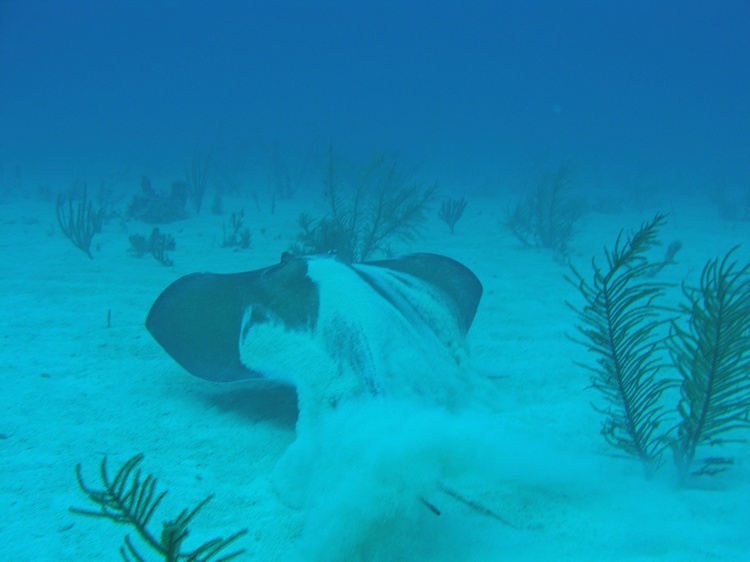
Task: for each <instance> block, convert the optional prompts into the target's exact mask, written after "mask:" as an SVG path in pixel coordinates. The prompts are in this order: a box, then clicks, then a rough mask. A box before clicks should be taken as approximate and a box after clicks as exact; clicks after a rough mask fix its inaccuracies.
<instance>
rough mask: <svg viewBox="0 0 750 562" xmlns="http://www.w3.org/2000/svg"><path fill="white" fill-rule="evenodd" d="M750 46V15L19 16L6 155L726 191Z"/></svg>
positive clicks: (267, 5) (657, 7) (621, 8)
mask: <svg viewBox="0 0 750 562" xmlns="http://www.w3.org/2000/svg"><path fill="white" fill-rule="evenodd" d="M749 37H750V5H749V4H748V3H747V2H743V1H719V2H697V1H660V2H650V1H641V0H636V1H631V2H609V1H606V2H604V1H603V2H594V1H583V2H581V1H571V2H552V1H542V2H539V1H510V2H492V1H480V2H477V1H468V2H465V1H464V2H438V1H435V2H433V1H423V2H394V1H390V0H388V1H385V2H382V1H381V2H346V1H323V2H310V1H276V2H242V1H220V2H196V1H193V0H188V1H184V2H177V1H169V2H147V1H135V2H117V1H115V2H113V1H105V2H99V1H81V0H75V1H66V2H45V1H13V0H3V2H2V3H1V4H0V84H1V87H0V123H2V126H1V127H0V154H1V155H2V159H3V163H4V166H5V169H6V173H5V175H6V177H7V176H8V175H9V172H8V171H7V170H8V168H9V167H11V166H13V165H20V166H23V167H26V168H28V167H30V166H35V167H40V166H41V167H45V168H50V167H56V168H59V169H64V170H66V171H68V170H69V169H70V168H73V172H72V173H77V174H85V173H87V172H88V170H91V169H96V168H97V166H98V165H100V164H102V163H104V162H106V163H114V162H116V163H118V164H120V165H122V163H123V162H135V163H138V164H143V165H145V163H148V164H150V165H152V166H154V167H156V166H158V164H160V163H163V164H164V166H167V164H166V162H172V161H180V162H181V161H182V160H184V158H185V154H186V153H190V152H191V151H192V150H193V149H194V147H195V146H196V144H197V143H200V145H201V146H206V147H208V146H210V147H212V148H216V147H219V148H220V149H221V150H223V151H224V152H225V153H226V154H227V155H230V154H233V153H234V154H238V153H241V152H242V150H243V148H244V147H246V146H247V145H248V144H250V143H253V142H258V141H259V139H261V140H262V142H264V143H267V144H276V145H278V146H279V147H281V148H280V150H281V151H282V152H283V153H284V154H288V155H290V156H289V157H290V158H291V157H292V156H291V155H293V154H300V153H302V154H306V153H307V152H309V149H310V147H311V146H320V145H324V144H326V143H327V142H328V141H329V140H332V142H333V143H334V145H335V146H337V147H341V148H345V151H346V153H347V154H348V155H349V156H350V157H351V158H353V159H369V158H371V156H372V154H374V153H377V152H379V151H382V150H386V149H387V150H397V151H399V153H400V155H401V156H402V158H404V159H405V160H408V162H410V163H411V164H414V165H419V166H421V167H422V168H421V169H422V171H423V172H425V175H427V176H436V175H439V174H441V173H443V172H445V173H450V174H452V175H451V178H452V179H455V180H456V181H458V180H460V179H464V183H468V181H467V180H466V178H469V177H471V179H472V180H475V181H478V180H476V176H491V177H494V176H498V175H500V174H502V175H503V176H504V177H505V178H507V179H508V181H510V182H515V183H519V182H521V181H522V179H521V178H523V177H526V176H527V175H528V173H529V170H531V169H535V168H539V167H545V166H554V165H556V163H557V162H559V161H561V160H562V159H565V158H572V159H574V160H575V161H576V163H577V165H578V167H579V169H580V170H581V172H580V173H581V174H582V176H581V177H582V179H583V178H586V183H589V184H591V186H592V187H593V186H594V185H595V184H596V185H601V184H604V183H609V184H610V185H612V184H615V185H622V184H624V183H625V184H627V183H628V181H631V179H632V178H635V179H637V178H643V177H644V176H646V177H658V178H659V179H660V183H661V184H662V187H663V188H665V189H667V188H670V187H671V188H672V189H680V188H682V189H708V188H709V184H710V183H711V182H714V183H715V182H717V181H722V182H726V183H729V184H733V183H736V182H739V181H744V182H746V181H747V177H748V156H747V155H748V153H750V104H748V103H747V100H748V99H750V39H749ZM243 143H244V144H243ZM227 158H228V157H227ZM236 158H237V159H239V158H240V156H236ZM666 184H669V185H666ZM485 188H486V189H491V186H490V187H487V186H485Z"/></svg>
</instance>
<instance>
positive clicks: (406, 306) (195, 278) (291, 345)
mask: <svg viewBox="0 0 750 562" xmlns="http://www.w3.org/2000/svg"><path fill="white" fill-rule="evenodd" d="M481 295H482V285H481V283H480V282H479V280H478V279H477V277H476V276H475V275H474V274H473V273H472V272H471V271H470V270H469V269H468V268H467V267H465V266H464V265H462V264H460V263H459V262H457V261H455V260H453V259H451V258H448V257H445V256H440V255H436V254H425V253H421V254H409V255H404V256H400V257H395V258H392V259H385V260H380V261H370V262H364V263H354V264H349V263H344V262H342V261H340V260H339V259H337V258H336V257H335V256H333V255H322V256H292V255H290V254H284V255H283V256H282V259H281V261H280V263H278V264H277V265H274V266H272V267H267V268H263V269H258V270H255V271H248V272H244V273H233V274H215V273H193V274H190V275H186V276H185V277H182V278H180V279H178V280H177V281H175V282H174V283H172V284H171V285H170V286H169V287H167V288H166V289H165V290H164V292H163V293H162V294H161V295H160V296H159V297H158V298H157V300H156V301H155V302H154V304H153V306H152V308H151V311H150V312H149V314H148V318H147V320H146V327H147V328H148V330H149V332H150V333H151V334H152V336H153V337H154V338H155V339H156V341H157V342H158V343H159V344H160V345H161V346H162V347H163V348H164V350H166V352H167V353H168V354H169V355H170V356H171V357H172V358H173V359H174V360H175V361H176V362H177V363H179V364H180V365H181V366H182V367H183V368H184V369H185V370H187V371H188V372H189V373H191V374H192V375H195V376H197V377H200V378H203V379H207V380H210V381H219V382H232V381H240V380H246V379H270V380H273V381H278V382H282V383H285V384H291V385H294V386H295V387H296V389H297V392H298V400H299V401H300V414H302V413H303V407H304V404H307V407H308V408H314V407H318V406H320V405H329V406H335V405H336V404H337V403H338V402H339V401H340V400H342V399H345V398H347V397H352V396H379V395H388V396H405V395H411V396H420V397H428V398H429V399H430V400H432V401H434V402H440V403H446V402H450V400H451V397H452V396H454V395H455V393H456V392H458V385H460V384H461V380H460V379H461V378H462V376H463V375H462V374H461V373H462V368H461V367H462V364H463V363H464V360H465V358H466V349H465V339H466V335H467V332H468V330H469V328H470V326H471V323H472V321H473V319H474V315H475V313H476V310H477V306H478V304H479V300H480V298H481Z"/></svg>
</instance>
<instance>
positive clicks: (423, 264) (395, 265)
mask: <svg viewBox="0 0 750 562" xmlns="http://www.w3.org/2000/svg"><path fill="white" fill-rule="evenodd" d="M364 265H367V266H375V267H383V268H387V269H390V270H392V271H394V272H399V273H404V274H406V275H409V276H412V277H415V278H417V279H419V280H421V281H423V282H425V283H428V284H429V285H431V286H433V287H435V288H436V289H437V290H438V291H439V292H441V293H442V294H443V296H444V299H443V306H445V308H446V309H447V312H448V314H450V315H451V316H453V318H454V319H455V321H456V322H457V324H458V327H459V330H460V332H461V335H462V336H463V337H466V334H467V333H468V331H469V328H470V327H471V323H472V322H473V321H474V316H475V315H476V312H477V307H478V306H479V301H480V299H481V298H482V284H481V282H480V281H479V279H478V278H477V276H476V275H474V273H473V272H472V271H471V270H470V269H469V268H468V267H466V266H465V265H463V264H462V263H459V262H457V261H456V260H454V259H451V258H449V257H446V256H441V255H438V254H429V253H420V254H407V255H404V256H399V257H397V258H393V259H387V260H378V261H371V262H365V264H364ZM352 267H353V268H354V269H355V271H357V273H359V275H360V276H361V277H362V278H363V279H364V280H366V281H367V282H368V283H369V284H370V285H371V286H372V288H373V289H374V290H376V291H378V292H379V293H380V294H381V295H382V296H383V298H385V299H386V300H388V301H389V302H392V303H394V304H396V305H397V306H399V308H401V309H402V310H403V312H404V313H406V312H407V311H408V310H409V309H411V308H412V307H411V305H410V303H409V302H408V301H405V300H404V299H402V298H401V297H400V294H401V293H402V291H400V290H399V287H398V285H399V284H398V283H383V282H382V281H380V280H379V279H378V277H377V276H373V275H369V274H368V272H367V271H366V270H365V268H361V267H358V266H357V265H356V264H355V265H353V266H352ZM401 279H402V280H401V283H402V284H406V285H408V284H409V280H408V278H407V277H402V278H401ZM425 321H427V322H429V320H428V319H425Z"/></svg>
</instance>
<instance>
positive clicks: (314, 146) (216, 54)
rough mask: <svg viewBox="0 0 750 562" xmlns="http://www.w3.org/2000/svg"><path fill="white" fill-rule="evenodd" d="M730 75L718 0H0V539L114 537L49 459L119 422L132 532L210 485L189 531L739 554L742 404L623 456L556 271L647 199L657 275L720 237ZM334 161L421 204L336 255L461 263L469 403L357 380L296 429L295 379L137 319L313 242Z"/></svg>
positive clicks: (387, 552)
mask: <svg viewBox="0 0 750 562" xmlns="http://www.w3.org/2000/svg"><path fill="white" fill-rule="evenodd" d="M748 100H750V3H748V2H746V1H741V0H728V1H718V2H701V1H668V0H664V1H658V2H646V1H640V0H636V1H631V2H614V1H600V2H594V1H570V2H553V1H538V0H531V1H520V0H519V1H507V2H490V1H472V0H469V1H463V2H458V1H455V2H454V1H434V2H431V1H421V2H419V1H414V2H391V1H382V2H354V1H351V2H345V1H268V2H254V1H253V2H240V1H229V0H223V1H217V2H200V1H192V0H188V1H181V2H177V1H160V2H146V1H130V2H125V1H93V0H91V1H89V0H70V1H59V2H55V1H37V0H30V1H20V0H0V236H1V238H0V239H1V240H2V242H3V258H2V265H1V266H0V288H1V289H2V290H1V291H0V299H1V302H2V310H3V315H2V321H0V330H1V336H2V337H1V338H0V388H2V392H0V505H2V506H3V512H4V517H3V518H2V520H0V540H2V543H3V544H4V545H5V547H4V549H5V550H6V552H5V553H4V554H3V557H7V559H9V560H10V559H12V560H50V561H52V560H55V561H59V560H81V559H101V560H120V559H121V555H120V553H119V551H118V549H119V548H120V547H121V545H122V544H123V537H124V535H125V534H126V533H128V534H130V535H131V537H135V536H136V535H137V534H138V533H137V531H136V530H135V529H134V528H133V527H132V526H127V525H116V524H114V523H112V522H111V521H108V520H106V519H107V518H106V517H105V518H98V519H97V518H91V517H82V516H81V515H80V514H78V513H74V512H71V511H69V507H71V506H73V507H77V508H79V509H93V510H95V509H96V507H95V506H92V505H91V503H90V499H89V498H87V497H86V495H85V494H84V493H83V492H82V490H81V486H80V483H79V482H77V481H76V472H75V467H76V464H78V463H80V464H81V470H82V474H83V481H84V483H85V484H86V485H88V486H90V487H91V488H97V487H99V486H100V484H101V483H100V482H99V472H98V470H99V466H100V463H101V460H102V458H104V457H105V456H106V457H107V459H108V463H109V467H110V468H109V471H110V474H111V475H114V474H115V473H116V471H117V467H120V466H123V463H125V462H126V461H127V460H128V459H131V458H133V457H134V455H137V454H139V453H143V454H144V459H143V461H142V470H143V474H144V477H145V475H146V474H153V475H154V476H155V477H156V478H158V481H159V483H158V487H159V489H160V490H167V489H168V490H169V494H168V495H167V496H166V497H165V499H164V501H163V502H162V504H161V505H160V506H159V509H158V510H157V512H156V516H155V517H154V519H153V521H152V522H151V524H150V528H151V530H152V532H153V534H154V535H158V534H159V532H160V527H159V526H160V525H161V523H162V522H163V521H166V520H167V519H170V518H174V517H176V516H177V515H178V514H179V513H180V511H181V510H182V509H185V508H192V507H194V506H195V505H197V504H199V502H201V501H202V500H203V499H204V498H205V497H207V496H209V495H210V494H215V495H214V497H213V499H212V500H211V502H210V503H209V504H207V505H206V506H205V507H204V508H203V509H202V510H201V512H200V513H199V514H198V515H197V516H196V518H195V520H194V521H191V524H190V530H191V532H190V536H189V538H188V539H187V541H186V544H187V547H191V548H195V547H197V546H199V545H200V544H201V543H203V542H204V541H208V540H209V539H211V538H213V537H218V536H222V537H229V536H231V535H232V533H234V532H236V531H239V530H240V529H247V530H248V532H247V534H245V535H243V536H241V537H239V538H237V540H236V541H235V542H233V543H231V545H229V546H228V547H227V551H226V552H224V554H229V553H231V552H232V551H233V550H238V549H243V552H242V553H241V554H240V555H239V556H238V557H237V559H258V560H329V561H330V560H498V559H510V560H535V559H536V560H538V559H551V558H552V557H554V558H555V559H560V560H675V561H676V560H711V559H715V560H745V559H746V556H747V554H746V553H747V552H748V551H750V538H748V529H750V514H748V511H747V505H748V500H750V450H749V449H748V445H747V443H746V442H744V441H743V439H747V438H748V436H749V435H748V431H747V424H746V421H747V418H745V419H744V420H743V421H741V422H740V423H738V425H739V427H738V428H736V429H733V430H732V431H731V432H730V433H728V434H727V438H729V439H730V440H731V442H729V443H726V447H722V450H721V453H716V455H721V458H731V459H732V461H733V463H732V464H731V466H730V467H729V469H728V470H726V471H722V472H720V473H718V474H716V475H702V476H700V477H697V478H695V479H691V480H690V482H688V483H685V482H684V481H681V480H680V478H679V477H678V475H676V474H675V471H674V467H673V466H672V465H673V464H674V463H673V461H672V458H671V456H672V453H671V451H670V450H666V451H665V453H664V457H663V465H662V466H661V467H660V468H659V469H658V470H657V471H656V473H655V474H654V475H651V477H650V478H646V477H645V476H644V473H643V472H644V471H643V467H642V466H641V463H640V462H639V459H637V458H632V455H626V454H623V453H622V451H620V450H618V449H617V448H616V447H612V446H611V445H610V444H609V443H608V442H607V441H606V440H605V439H603V438H602V435H601V434H600V433H601V431H602V424H603V423H605V419H606V418H607V414H606V409H607V408H606V401H605V402H602V398H601V396H600V395H599V394H597V390H596V389H594V388H591V377H592V374H591V371H590V370H589V369H587V366H592V365H596V360H597V359H596V356H594V355H592V354H591V353H590V352H589V351H588V350H587V348H586V346H585V345H583V346H582V345H580V342H577V341H575V340H577V339H579V338H581V336H580V334H578V332H577V326H578V325H579V324H580V323H581V320H580V318H579V316H578V314H577V311H579V310H580V309H581V308H582V307H583V304H584V303H583V299H582V298H581V292H580V291H579V290H578V288H577V287H576V286H575V284H571V283H570V282H569V279H570V278H571V277H572V276H573V273H572V270H571V266H573V267H575V268H576V270H577V271H579V272H581V274H582V276H583V277H585V278H587V279H588V278H590V277H591V272H592V270H591V263H592V262H591V260H592V257H595V258H596V262H595V263H596V265H597V266H599V267H604V266H606V263H607V262H606V259H605V257H604V254H603V252H602V249H603V248H609V249H611V248H612V247H613V246H614V245H615V241H616V239H617V236H618V233H620V232H621V231H624V232H625V234H626V235H627V233H629V232H632V231H635V230H637V229H638V228H639V226H640V225H642V224H643V223H644V222H645V221H650V220H651V219H652V218H653V217H655V216H657V215H659V214H664V215H666V219H665V222H664V224H663V225H662V226H661V227H660V228H659V232H658V235H659V241H660V242H661V243H662V244H663V246H664V248H656V249H654V250H652V251H650V253H648V256H649V259H651V260H653V261H654V262H656V263H658V262H659V260H661V259H662V256H663V255H664V251H665V249H666V248H667V247H668V246H669V245H670V244H671V243H674V242H679V246H675V247H677V248H678V249H677V250H675V251H676V254H672V255H671V256H670V257H669V258H668V259H665V260H664V261H665V262H668V263H667V267H664V268H663V270H661V269H660V270H659V272H658V277H657V278H658V279H659V280H660V281H661V282H664V283H666V284H668V287H666V288H665V296H664V304H665V306H667V305H669V306H672V307H678V306H679V304H680V303H682V302H683V300H684V299H683V297H684V295H683V292H682V289H681V284H682V283H687V285H689V286H693V287H694V286H697V285H698V284H699V282H700V278H701V271H702V270H703V268H704V266H705V265H706V263H707V262H709V261H710V260H714V259H717V258H718V259H722V258H723V257H724V256H726V255H727V253H728V252H729V251H730V250H731V249H732V248H734V247H735V246H738V245H739V248H738V249H737V250H735V251H734V252H733V253H732V254H731V255H730V261H737V262H738V264H739V265H738V268H741V267H744V265H745V264H747V263H749V262H750V249H749V248H748V246H747V243H748V241H750V238H749V235H750V103H748ZM389 174H390V175H389ZM383 182H385V183H383ZM388 182H393V183H388ZM384 185H388V186H390V187H389V188H388V189H393V191H390V192H386V191H385V187H383V188H382V189H383V190H384V191H382V192H381V191H378V190H379V189H381V187H380V186H384ZM333 186H335V187H336V189H337V190H338V192H337V193H338V194H339V196H340V197H341V200H340V201H342V203H341V205H350V204H351V197H352V196H353V195H354V194H359V193H361V194H363V197H364V196H370V197H371V196H372V195H373V194H375V195H377V194H378V193H382V194H385V195H386V196H388V197H396V198H397V196H398V194H403V195H404V196H405V197H408V199H405V200H406V201H407V203H408V201H411V202H414V203H415V204H417V205H418V211H419V212H418V213H417V214H416V215H414V222H413V223H412V222H409V220H411V219H408V218H407V219H404V218H403V215H398V216H397V219H398V217H401V219H403V220H405V221H406V222H405V223H403V224H402V225H400V226H403V228H402V229H401V230H398V229H396V230H395V231H394V232H395V235H394V236H392V237H390V238H389V237H387V236H386V237H384V238H383V239H382V240H381V241H380V242H381V244H380V245H379V246H378V247H377V248H376V249H375V250H374V251H373V252H372V253H369V254H368V255H367V256H362V255H359V256H354V257H360V258H365V257H366V258H367V259H379V258H383V257H385V256H386V255H389V254H395V255H398V254H403V253H408V252H434V253H438V254H443V255H447V256H450V257H452V258H454V259H456V260H458V261H460V262H461V263H463V264H465V265H466V266H467V267H469V268H470V269H471V270H472V271H473V272H474V273H475V274H476V275H477V277H478V278H479V280H480V281H481V282H482V284H483V286H484V294H483V297H482V300H481V302H480V304H479V309H478V312H477V316H476V318H475V320H474V324H473V325H472V327H471V330H470V331H469V334H468V338H467V348H468V352H469V356H470V366H469V367H467V368H468V369H470V372H471V373H472V376H474V377H475V378H476V379H477V380H481V381H482V384H483V385H486V387H487V388H488V389H489V390H486V392H484V393H483V395H482V396H481V397H480V398H479V399H477V400H476V403H474V402H472V400H473V396H472V397H470V396H469V391H468V389H467V396H466V400H465V401H462V402H465V403H468V404H470V405H469V406H465V405H464V406H463V407H462V408H459V409H456V410H453V409H451V410H450V411H448V410H443V409H441V408H436V407H434V405H432V404H429V405H426V404H424V403H421V402H419V401H416V402H415V401H412V400H409V401H406V402H404V401H396V400H394V401H393V402H389V400H387V397H386V399H385V400H378V401H374V402H372V403H371V402H366V403H356V404H354V405H352V406H346V407H342V408H340V409H338V410H336V411H335V412H334V413H332V414H331V415H330V417H328V418H327V419H325V420H323V421H322V422H321V423H320V424H319V426H318V427H316V428H315V429H314V430H313V431H311V432H310V433H308V434H307V435H306V436H304V438H303V437H301V436H299V435H297V434H296V433H295V428H296V424H297V421H298V417H297V416H298V411H297V402H296V395H295V392H294V390H293V389H290V388H288V387H283V386H276V385H270V384H269V385H263V384H251V383H241V384H235V385H229V386H227V385H221V384H218V383H211V382H207V381H203V380H199V379H196V378H193V377H191V376H189V375H188V374H187V373H186V372H185V371H184V370H182V369H181V368H180V367H179V366H178V365H177V364H176V363H175V362H174V361H172V360H171V359H170V357H169V356H168V355H167V354H166V353H164V351H163V350H162V349H161V348H160V347H159V345H158V344H157V343H156V342H155V341H154V340H153V339H152V338H151V336H150V335H149V333H148V332H147V330H146V328H145V326H144V322H145V318H146V315H147V314H148V311H149V309H150V307H151V305H152V303H153V302H154V300H155V299H156V298H157V297H158V295H159V294H160V293H161V291H163V290H164V288H166V287H167V286H168V285H169V284H170V283H172V282H173V281H174V280H176V279H177V278H178V277H181V276H183V275H187V274H189V273H192V272H196V271H214V272H220V273H229V272H239V271H248V270H255V269H260V268H263V267H267V266H270V265H273V264H276V263H278V261H279V256H280V255H281V254H282V252H285V251H288V250H290V249H292V250H297V251H298V253H316V252H319V251H320V252H323V251H328V250H340V248H332V247H330V245H325V244H322V242H321V238H320V236H318V237H316V236H317V235H320V234H321V233H322V230H321V229H320V228H319V229H318V230H317V231H315V230H314V228H315V225H317V226H318V227H320V226H321V225H323V224H327V223H324V222H323V221H324V220H325V217H326V216H328V215H329V214H330V212H331V209H332V200H333V196H332V192H333V189H332V188H333ZM368 190H369V191H368ZM425 194H426V195H429V197H426V198H425V199H424V200H420V199H419V197H420V196H422V195H425ZM394 200H395V199H394ZM368 201H369V200H368ZM461 201H463V205H464V206H465V207H461V210H460V212H458V216H457V217H456V216H454V217H453V219H454V221H453V222H452V221H451V220H450V216H449V215H450V214H451V212H452V211H451V210H452V209H455V206H456V205H459V204H460V202H461ZM368 205H369V203H368ZM346 208H347V209H349V210H351V208H350V207H346ZM367 208H368V209H370V207H367ZM464 208H465V210H464ZM453 212H455V211H453ZM303 214H305V215H306V216H307V217H308V219H309V220H310V221H311V222H308V223H307V228H306V227H305V223H304V221H303V220H301V218H302V217H301V215H303ZM79 217H83V218H81V219H80V220H82V221H83V224H79V223H78V222H77V220H78V218H79ZM71 221H72V222H71ZM446 223H447V224H446ZM71 226H72V229H71ZM454 227H455V229H454ZM86 228H89V229H90V232H88V237H87V236H86V232H84V231H85V230H86ZM66 229H67V230H68V232H67V233H66ZM310 229H312V231H311V230H310ZM550 229H551V230H550ZM70 230H72V232H70ZM79 231H80V232H79ZM76 232H79V234H80V235H82V236H83V238H84V240H83V241H82V242H81V243H80V244H76V243H75V238H76V235H77V234H76ZM311 232H313V234H315V235H316V236H312V235H311ZM71 241H73V242H74V243H73V244H71ZM77 246H78V247H77ZM81 246H84V247H81ZM81 250H83V251H81ZM154 258H155V259H154ZM566 278H568V280H566ZM568 303H570V305H569V304H568ZM670 314H671V313H666V317H667V318H668V317H670ZM675 314H677V313H675ZM680 314H682V313H680ZM663 327H664V328H665V329H666V330H667V331H668V329H669V326H668V325H667V324H665V325H664V326H663ZM740 331H741V332H742V333H743V334H745V336H743V337H746V336H747V333H748V331H747V328H742V329H741V330H740ZM666 335H667V333H666V332H665V336H666ZM387 337H393V335H392V334H383V338H387ZM292 352H293V351H292ZM748 354H750V350H747V349H746V348H743V350H741V353H740V357H741V358H742V361H747V358H748V356H749V355H748ZM665 357H666V355H665ZM665 361H666V359H665ZM667 363H668V361H667ZM743 364H744V363H743ZM405 368H408V366H405ZM664 373H666V375H665V376H667V377H669V378H671V379H678V378H679V373H677V372H676V370H675V369H674V368H671V367H669V366H666V367H665V369H664ZM747 376H748V378H750V374H748V375H747ZM436 378H437V377H436ZM743 384H744V383H743ZM483 388H484V387H483ZM475 391H476V389H475V388H472V392H475ZM670 393H671V394H670ZM743 396H744V395H743ZM679 400H680V390H679V388H677V387H674V388H670V390H669V392H668V393H667V394H666V395H665V396H664V397H663V403H664V407H665V409H666V410H667V411H668V414H669V416H674V418H670V417H669V416H668V419H667V421H666V422H665V424H668V423H676V421H675V420H677V419H678V418H677V410H676V404H677V403H678V402H679ZM592 404H593V405H594V406H595V408H592ZM748 405H749V406H750V402H748ZM597 408H598V409H597ZM603 410H604V411H603ZM745 413H746V410H745ZM295 455H296V456H295ZM446 482H448V484H445V483H446ZM281 488H285V489H287V490H289V489H293V490H294V494H292V495H294V496H295V498H296V499H295V500H294V501H291V500H290V499H289V495H288V494H284V493H282V492H281V491H280V489H281ZM454 490H459V492H460V493H455V492H453V491H454ZM452 494H453V495H452ZM456 496H458V497H456ZM436 512H440V514H439V515H438V514H437V513H436ZM138 548H139V549H140V550H142V551H143V552H147V553H148V555H149V556H150V555H153V556H154V558H153V559H159V558H158V556H159V554H158V553H153V552H150V551H148V547H144V546H142V544H141V543H139V546H138Z"/></svg>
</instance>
